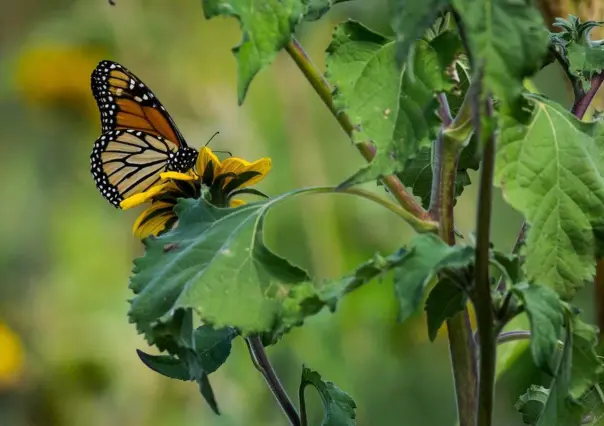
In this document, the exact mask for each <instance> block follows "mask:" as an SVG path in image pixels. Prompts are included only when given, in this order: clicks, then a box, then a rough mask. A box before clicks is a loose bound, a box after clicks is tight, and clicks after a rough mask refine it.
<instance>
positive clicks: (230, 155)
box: [214, 151, 233, 157]
mask: <svg viewBox="0 0 604 426" xmlns="http://www.w3.org/2000/svg"><path fill="white" fill-rule="evenodd" d="M214 152H219V153H221V154H229V157H232V156H233V154H231V151H214Z"/></svg>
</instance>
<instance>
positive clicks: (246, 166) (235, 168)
mask: <svg viewBox="0 0 604 426" xmlns="http://www.w3.org/2000/svg"><path fill="white" fill-rule="evenodd" d="M271 167H272V161H271V159H270V158H268V157H265V158H261V159H260V160H256V161H254V162H253V163H250V162H249V161H247V160H244V159H242V158H237V157H231V158H227V159H226V160H224V162H223V163H222V166H221V167H220V171H219V174H221V175H223V174H227V173H234V174H236V175H240V174H242V173H245V172H258V173H259V174H258V175H256V176H254V177H253V178H251V179H249V180H248V181H247V182H245V183H244V184H242V185H240V186H239V188H243V187H245V186H250V185H253V184H255V183H256V182H259V181H261V180H262V179H264V176H266V175H267V173H268V172H270V171H271ZM230 180H231V179H225V183H224V185H226V184H227V183H228V182H229V181H230Z"/></svg>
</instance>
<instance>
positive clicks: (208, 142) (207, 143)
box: [205, 132, 220, 146]
mask: <svg viewBox="0 0 604 426" xmlns="http://www.w3.org/2000/svg"><path fill="white" fill-rule="evenodd" d="M219 133H220V132H216V133H214V134H213V135H212V137H211V138H210V140H208V141H207V142H206V144H205V146H208V145H209V144H210V142H212V139H214V136H216V135H217V134H219Z"/></svg>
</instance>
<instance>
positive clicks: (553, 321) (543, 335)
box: [512, 283, 564, 376]
mask: <svg viewBox="0 0 604 426" xmlns="http://www.w3.org/2000/svg"><path fill="white" fill-rule="evenodd" d="M512 291H514V293H515V294H516V295H518V297H519V298H520V300H522V303H523V305H524V310H525V311H526V313H527V315H528V318H529V321H530V323H531V352H532V354H533V359H534V360H535V364H536V365H537V367H539V368H541V369H543V370H544V371H545V372H546V373H548V374H550V375H551V376H553V375H555V371H556V367H557V365H558V360H559V356H558V354H559V350H558V339H560V338H561V337H562V333H563V330H564V312H563V310H562V305H561V302H560V299H559V298H558V295H557V294H556V292H554V291H553V290H552V289H551V288H549V287H545V286H540V285H534V284H528V283H521V284H518V285H515V286H514V287H512Z"/></svg>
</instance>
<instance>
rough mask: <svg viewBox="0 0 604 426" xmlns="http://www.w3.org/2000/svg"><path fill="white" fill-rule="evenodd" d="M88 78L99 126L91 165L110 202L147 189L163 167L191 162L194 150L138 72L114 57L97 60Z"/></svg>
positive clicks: (173, 167)
mask: <svg viewBox="0 0 604 426" xmlns="http://www.w3.org/2000/svg"><path fill="white" fill-rule="evenodd" d="M90 83H91V88H92V94H93V95H94V98H95V99H96V103H97V106H98V108H99V111H100V113H101V127H102V132H103V133H102V135H101V137H100V138H98V139H97V140H96V142H95V144H94V147H93V149H92V153H91V154H90V171H91V173H92V176H93V178H94V181H95V183H96V186H97V188H98V190H99V191H100V192H101V194H102V195H103V196H104V197H105V198H106V199H107V200H108V201H109V202H110V203H111V204H113V205H114V206H115V207H119V205H120V202H121V201H122V200H123V199H124V198H128V197H130V196H132V195H135V194H138V193H140V192H143V191H146V190H147V189H149V188H150V187H151V186H153V185H154V184H156V183H157V182H158V181H159V179H160V173H162V172H165V171H168V170H172V171H177V172H185V171H187V170H189V169H191V168H192V167H193V165H194V164H195V160H196V159H197V154H198V153H197V150H195V149H194V148H191V147H189V146H188V145H187V143H186V142H185V140H184V138H183V136H182V134H181V133H180V131H179V130H178V128H177V127H176V124H175V123H174V121H173V120H172V117H170V115H169V114H168V112H167V111H166V110H165V108H164V107H163V106H162V104H161V103H160V102H159V100H158V99H157V97H156V96H155V95H154V94H153V92H152V91H151V90H150V89H149V88H148V87H147V86H146V85H145V84H144V83H143V82H142V81H141V80H140V79H139V78H137V77H136V76H135V75H134V74H132V73H131V72H130V71H128V70H127V69H126V68H125V67H123V66H122V65H120V64H118V63H116V62H112V61H101V62H100V63H99V64H98V65H97V67H96V68H95V70H94V71H93V72H92V76H91V77H90Z"/></svg>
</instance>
